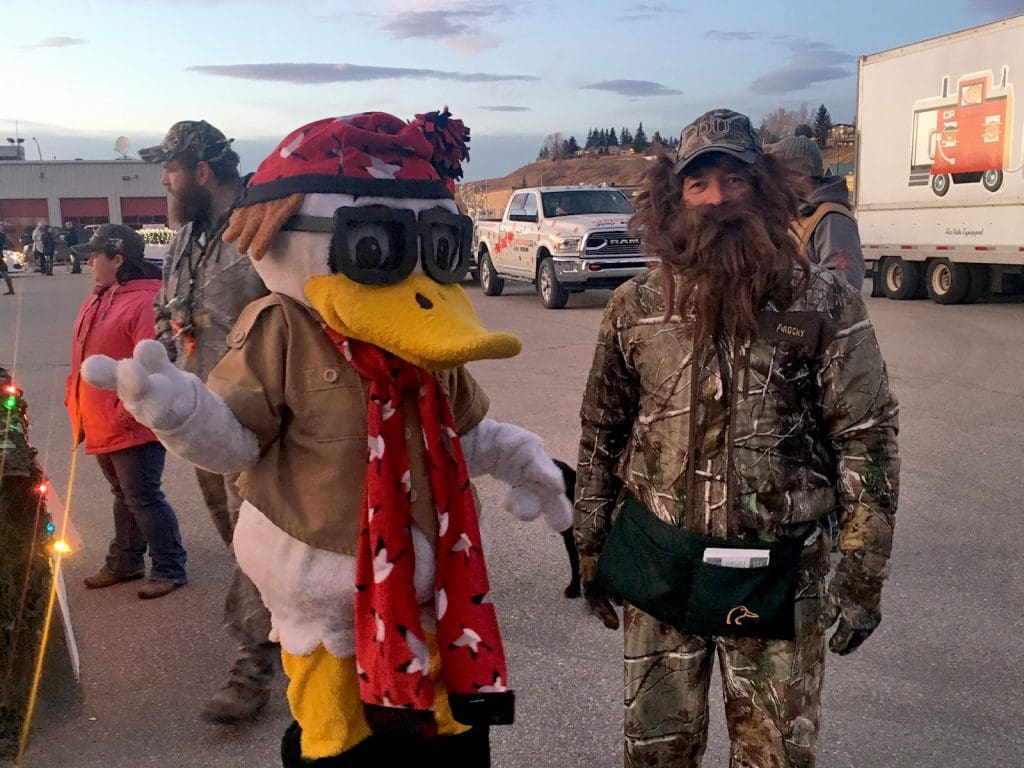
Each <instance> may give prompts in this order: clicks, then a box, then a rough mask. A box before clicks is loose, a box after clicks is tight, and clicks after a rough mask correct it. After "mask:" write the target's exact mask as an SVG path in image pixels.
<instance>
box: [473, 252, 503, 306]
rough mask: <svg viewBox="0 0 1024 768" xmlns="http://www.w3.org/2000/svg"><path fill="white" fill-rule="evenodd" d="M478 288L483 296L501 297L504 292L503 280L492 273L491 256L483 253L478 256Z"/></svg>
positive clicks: (495, 273)
mask: <svg viewBox="0 0 1024 768" xmlns="http://www.w3.org/2000/svg"><path fill="white" fill-rule="evenodd" d="M478 269H479V272H480V288H481V290H483V292H484V296H501V292H502V291H503V290H505V280H504V279H503V278H501V277H499V276H498V273H497V272H495V271H494V264H492V263H491V255H490V254H489V253H487V251H484V252H482V253H481V254H480V266H479V268H478Z"/></svg>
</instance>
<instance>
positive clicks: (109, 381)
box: [82, 340, 260, 474]
mask: <svg viewBox="0 0 1024 768" xmlns="http://www.w3.org/2000/svg"><path fill="white" fill-rule="evenodd" d="M82 378H84V379H85V380H86V381H87V382H88V383H89V384H91V385H92V386H94V387H98V388H100V389H112V390H115V391H116V392H117V395H118V397H119V398H121V402H122V403H124V407H125V409H126V410H127V411H128V412H129V413H130V414H131V415H132V416H133V417H135V420H136V421H138V422H139V423H140V424H142V425H143V426H146V427H149V428H150V429H152V430H153V432H154V433H155V434H156V436H157V437H158V438H160V442H161V443H163V444H164V445H165V446H166V447H167V449H168V450H170V451H171V452H172V453H174V454H175V455H177V456H180V457H181V458H183V459H184V460H185V461H188V462H191V463H192V464H195V465H197V466H200V467H203V468H204V469H207V470H209V471H210V472H216V473H218V474H228V473H233V472H241V471H242V470H245V469H248V468H249V467H251V466H253V465H254V464H255V463H256V461H257V460H258V459H259V454H260V446H259V441H258V440H257V438H256V435H255V434H254V433H253V432H252V431H250V430H248V429H246V428H245V427H243V426H242V425H241V424H240V423H239V422H238V420H237V419H236V418H235V416H234V414H233V413H232V412H231V409H230V408H228V406H227V404H226V403H225V402H224V400H223V399H222V398H221V397H220V396H219V395H216V394H214V393H213V392H211V391H210V390H208V389H207V388H206V387H205V386H204V385H203V383H202V382H201V381H200V380H199V378H198V377H196V376H195V375H193V374H191V373H186V372H184V371H180V370H178V369H177V368H175V367H174V365H173V364H172V363H171V361H170V360H168V359H167V352H166V350H165V349H164V347H163V345H161V344H160V343H159V342H157V341H153V340H145V341H140V342H139V343H138V344H137V345H136V346H135V352H134V354H133V356H132V357H130V358H127V359H125V360H113V359H111V358H109V357H107V356H106V355H93V356H92V357H89V358H88V359H86V360H85V361H84V362H83V363H82Z"/></svg>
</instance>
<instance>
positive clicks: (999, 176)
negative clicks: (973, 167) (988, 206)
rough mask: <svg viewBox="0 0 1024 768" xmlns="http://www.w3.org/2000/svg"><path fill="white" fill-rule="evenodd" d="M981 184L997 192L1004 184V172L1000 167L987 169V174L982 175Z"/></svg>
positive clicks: (990, 190)
mask: <svg viewBox="0 0 1024 768" xmlns="http://www.w3.org/2000/svg"><path fill="white" fill-rule="evenodd" d="M981 186H983V187H984V188H985V189H987V190H988V191H989V192H995V191H996V190H997V189H999V188H1000V187H1001V186H1003V172H1002V171H1000V170H998V169H992V170H990V171H985V175H984V176H982V177H981Z"/></svg>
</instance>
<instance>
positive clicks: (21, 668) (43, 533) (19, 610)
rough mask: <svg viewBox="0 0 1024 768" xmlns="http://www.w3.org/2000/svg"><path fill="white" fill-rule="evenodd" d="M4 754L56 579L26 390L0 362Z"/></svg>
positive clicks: (11, 748) (0, 738) (0, 728)
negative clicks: (25, 397) (32, 439)
mask: <svg viewBox="0 0 1024 768" xmlns="http://www.w3.org/2000/svg"><path fill="white" fill-rule="evenodd" d="M0 430H2V431H0V553H2V554H0V760H3V759H7V760H10V759H13V758H14V757H15V756H16V754H17V751H18V739H19V736H20V733H21V729H22V723H23V721H24V716H25V711H26V708H27V705H28V698H29V692H30V690H31V687H32V676H33V673H34V671H35V668H36V660H37V656H38V653H39V647H40V644H41V642H42V639H43V629H44V626H43V624H44V621H45V619H46V604H47V600H48V597H49V592H50V587H51V583H52V578H53V574H52V569H51V562H52V561H51V559H50V540H51V533H52V531H53V524H52V522H51V520H50V516H49V514H47V511H46V502H45V496H46V492H45V485H44V483H45V479H46V478H45V476H44V474H43V471H42V469H41V468H40V466H39V463H38V462H37V461H36V450H35V449H34V448H33V447H32V446H31V445H30V444H29V441H28V413H27V408H26V404H25V400H24V398H23V397H22V396H21V390H20V389H18V387H17V386H16V385H15V384H14V382H13V381H12V380H11V376H10V374H9V373H8V372H7V371H6V370H5V369H4V368H0Z"/></svg>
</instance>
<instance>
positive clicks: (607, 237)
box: [583, 232, 640, 258]
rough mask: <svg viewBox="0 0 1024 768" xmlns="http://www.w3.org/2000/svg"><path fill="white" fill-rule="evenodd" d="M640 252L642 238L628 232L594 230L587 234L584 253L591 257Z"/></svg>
mask: <svg viewBox="0 0 1024 768" xmlns="http://www.w3.org/2000/svg"><path fill="white" fill-rule="evenodd" d="M639 253H640V238H639V237H636V236H634V235H630V234H628V233H627V232H594V233H593V234H590V235H587V242H586V244H585V245H584V247H583V255H584V256H586V257H589V258H604V257H605V256H633V255H638V254H639Z"/></svg>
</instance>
